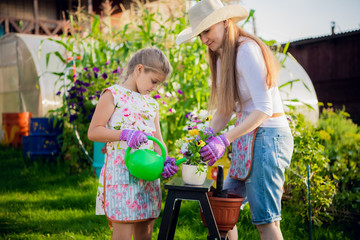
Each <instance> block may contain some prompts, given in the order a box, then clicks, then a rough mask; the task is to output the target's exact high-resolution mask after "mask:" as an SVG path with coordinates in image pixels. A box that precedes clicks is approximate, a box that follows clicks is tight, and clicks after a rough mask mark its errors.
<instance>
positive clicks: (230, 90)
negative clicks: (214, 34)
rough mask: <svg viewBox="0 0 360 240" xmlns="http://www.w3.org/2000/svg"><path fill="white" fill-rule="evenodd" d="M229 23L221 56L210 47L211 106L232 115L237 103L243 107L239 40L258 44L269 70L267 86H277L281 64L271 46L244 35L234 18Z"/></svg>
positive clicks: (245, 33) (256, 38)
mask: <svg viewBox="0 0 360 240" xmlns="http://www.w3.org/2000/svg"><path fill="white" fill-rule="evenodd" d="M226 21H227V27H226V28H225V33H224V40H223V44H222V53H221V55H219V54H218V53H217V52H213V51H212V50H211V49H210V48H208V54H209V65H210V70H211V80H212V86H211V95H210V106H209V107H210V109H214V108H216V107H217V106H221V108H218V109H217V110H218V111H219V112H220V113H221V114H225V115H230V114H231V113H232V112H233V111H234V110H235V107H236V103H238V104H240V97H241V96H240V92H239V83H238V75H239V73H238V72H237V70H236V55H237V50H238V47H239V46H240V45H241V44H242V42H243V41H240V42H239V38H240V37H241V36H242V37H245V38H248V39H252V40H254V41H255V42H256V43H257V44H258V45H259V47H260V49H261V52H262V54H263V56H264V60H265V66H266V69H267V74H266V85H267V87H268V88H271V87H274V86H275V85H276V83H277V79H278V75H279V71H280V64H279V62H278V61H277V59H276V58H275V56H274V55H273V54H272V52H271V50H270V49H269V47H268V46H267V45H266V44H265V43H264V42H262V41H261V40H260V39H259V38H258V37H256V36H254V35H252V34H250V33H247V32H245V31H244V30H242V29H241V28H240V27H238V26H236V25H235V23H234V22H233V21H232V20H231V19H228V20H226ZM219 57H220V60H221V74H220V76H221V79H220V81H219V82H217V81H216V77H217V68H216V61H217V59H218V58H219ZM218 83H219V84H218ZM218 85H219V86H218Z"/></svg>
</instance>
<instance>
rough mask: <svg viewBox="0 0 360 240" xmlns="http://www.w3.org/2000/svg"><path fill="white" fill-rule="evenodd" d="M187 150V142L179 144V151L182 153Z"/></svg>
mask: <svg viewBox="0 0 360 240" xmlns="http://www.w3.org/2000/svg"><path fill="white" fill-rule="evenodd" d="M187 151H188V144H187V143H186V142H185V143H184V144H183V145H182V146H181V150H180V152H181V153H182V154H184V153H186V152H187Z"/></svg>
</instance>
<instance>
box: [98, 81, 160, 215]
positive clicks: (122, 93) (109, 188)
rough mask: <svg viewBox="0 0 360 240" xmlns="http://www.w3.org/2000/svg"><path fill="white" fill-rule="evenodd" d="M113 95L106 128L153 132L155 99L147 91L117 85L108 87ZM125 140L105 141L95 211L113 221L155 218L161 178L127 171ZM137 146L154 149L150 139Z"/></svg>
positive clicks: (155, 109)
mask: <svg viewBox="0 0 360 240" xmlns="http://www.w3.org/2000/svg"><path fill="white" fill-rule="evenodd" d="M106 90H110V91H111V93H112V95H113V97H114V104H115V110H114V113H113V115H112V116H111V118H110V120H109V122H108V123H107V125H106V128H109V129H115V130H120V129H132V130H140V131H143V132H146V133H152V134H154V132H155V116H156V113H157V111H158V109H159V105H158V103H157V102H156V101H155V100H154V99H153V98H151V97H150V96H147V95H141V94H140V93H137V92H133V91H131V90H128V89H126V88H123V87H121V86H119V85H114V86H112V87H109V88H107V89H106ZM127 147H128V146H127V143H126V141H116V142H108V143H107V145H106V151H107V153H106V159H105V164H104V166H103V168H102V170H101V174H100V177H99V187H98V192H97V197H96V214H97V215H103V214H105V215H106V216H107V218H109V219H111V221H115V222H139V221H144V220H147V219H153V218H157V217H158V216H159V214H160V210H161V191H160V180H159V179H156V180H155V181H152V182H149V181H144V180H141V179H138V178H136V177H134V176H132V175H131V174H130V173H129V170H128V169H127V167H126V165H125V159H124V156H125V151H126V149H127ZM140 149H153V143H152V141H149V142H148V143H146V144H143V145H142V146H141V147H140Z"/></svg>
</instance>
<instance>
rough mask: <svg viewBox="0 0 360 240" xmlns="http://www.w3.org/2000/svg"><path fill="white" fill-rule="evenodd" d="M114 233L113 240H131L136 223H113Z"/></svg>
mask: <svg viewBox="0 0 360 240" xmlns="http://www.w3.org/2000/svg"><path fill="white" fill-rule="evenodd" d="M112 227H113V232H112V237H111V240H131V236H132V235H133V232H134V223H116V222H112Z"/></svg>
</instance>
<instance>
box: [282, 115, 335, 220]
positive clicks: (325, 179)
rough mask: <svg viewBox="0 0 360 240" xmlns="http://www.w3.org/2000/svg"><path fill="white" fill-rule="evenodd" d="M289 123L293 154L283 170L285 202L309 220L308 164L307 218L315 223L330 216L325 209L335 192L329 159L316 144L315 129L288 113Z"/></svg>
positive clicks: (298, 116)
mask: <svg viewBox="0 0 360 240" xmlns="http://www.w3.org/2000/svg"><path fill="white" fill-rule="evenodd" d="M290 126H291V129H292V133H293V136H294V153H293V156H292V160H291V164H290V168H288V169H287V172H286V178H287V181H286V182H285V184H286V186H285V189H286V193H288V194H290V195H291V198H290V199H289V201H288V203H290V204H291V205H296V206H297V209H298V210H299V214H300V215H301V216H302V217H303V220H304V221H307V220H308V219H309V216H308V194H307V192H308V189H307V165H310V167H311V175H310V192H311V194H310V198H311V217H312V219H313V221H314V223H315V224H317V225H321V224H322V222H323V221H327V220H330V219H331V215H330V214H328V213H327V212H326V211H325V210H326V209H327V208H329V207H330V205H331V204H332V199H333V196H334V194H335V186H334V184H333V182H332V181H331V178H330V169H329V159H328V158H327V157H326V156H325V155H324V147H323V146H322V145H321V144H320V143H319V132H317V131H316V129H315V128H314V127H313V126H312V125H311V124H310V123H309V122H307V121H305V119H304V117H303V115H301V114H299V115H292V120H291V124H290ZM285 204H287V203H286V202H285Z"/></svg>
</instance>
